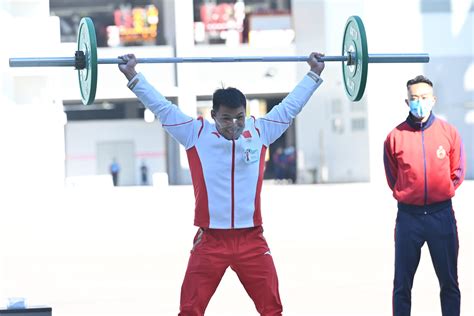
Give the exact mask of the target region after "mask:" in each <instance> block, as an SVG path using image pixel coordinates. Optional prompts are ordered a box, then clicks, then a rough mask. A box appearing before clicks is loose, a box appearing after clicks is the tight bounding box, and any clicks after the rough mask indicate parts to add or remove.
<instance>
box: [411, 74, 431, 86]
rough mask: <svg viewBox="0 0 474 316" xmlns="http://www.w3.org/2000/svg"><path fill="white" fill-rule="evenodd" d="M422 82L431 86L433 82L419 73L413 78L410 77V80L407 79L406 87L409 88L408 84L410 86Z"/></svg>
mask: <svg viewBox="0 0 474 316" xmlns="http://www.w3.org/2000/svg"><path fill="white" fill-rule="evenodd" d="M422 82H423V83H426V84H429V85H430V86H431V87H433V83H432V82H431V80H430V79H428V78H426V77H425V76H423V75H419V76H416V77H415V78H413V79H410V80H408V81H407V88H409V87H410V86H412V85H414V84H417V83H422Z"/></svg>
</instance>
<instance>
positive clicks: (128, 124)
mask: <svg viewBox="0 0 474 316" xmlns="http://www.w3.org/2000/svg"><path fill="white" fill-rule="evenodd" d="M119 141H129V142H131V143H133V144H134V145H135V158H136V159H135V163H136V165H135V166H134V170H135V173H136V182H135V183H136V184H139V183H140V181H139V180H140V179H139V173H138V171H139V167H140V164H141V162H142V160H145V161H146V163H147V165H148V168H149V174H150V177H151V175H152V174H153V173H156V172H166V171H167V170H166V145H165V141H166V139H165V133H164V130H163V128H162V127H161V124H160V123H159V122H157V121H155V122H153V123H146V122H145V121H143V120H108V121H77V122H69V123H68V124H67V125H66V176H67V177H77V176H88V175H89V176H94V175H98V174H102V172H99V171H98V170H97V166H98V161H97V158H98V157H97V144H98V143H103V142H119Z"/></svg>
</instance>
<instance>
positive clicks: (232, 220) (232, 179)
mask: <svg viewBox="0 0 474 316" xmlns="http://www.w3.org/2000/svg"><path fill="white" fill-rule="evenodd" d="M234 174H235V140H232V175H231V181H232V183H231V191H232V192H231V203H232V214H231V216H232V218H231V228H232V229H234V182H235V179H234Z"/></svg>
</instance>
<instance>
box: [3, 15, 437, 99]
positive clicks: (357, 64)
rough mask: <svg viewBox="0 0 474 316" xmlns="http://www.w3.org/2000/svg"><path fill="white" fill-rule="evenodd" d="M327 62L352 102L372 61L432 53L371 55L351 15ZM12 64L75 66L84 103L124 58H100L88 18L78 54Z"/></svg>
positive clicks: (412, 59) (422, 59)
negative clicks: (337, 67)
mask: <svg viewBox="0 0 474 316" xmlns="http://www.w3.org/2000/svg"><path fill="white" fill-rule="evenodd" d="M319 59H320V60H321V61H324V62H332V61H340V62H342V74H343V79H344V88H345V92H346V95H347V97H348V98H349V99H350V100H351V101H359V100H360V99H361V98H362V96H363V95H364V91H365V85H366V82H367V72H368V64H369V63H428V62H429V60H430V57H429V55H428V54H370V55H369V53H368V48H367V36H366V33H365V27H364V24H363V23H362V19H361V18H360V17H358V16H351V17H349V18H348V19H347V22H346V25H345V28H344V37H343V42H342V55H341V56H324V57H320V58H319ZM306 61H308V56H240V57H169V58H138V63H158V64H159V63H222V62H306ZM9 62H10V67H74V68H75V69H76V70H77V72H78V79H79V88H80V92H81V99H82V103H83V104H85V105H88V104H92V103H93V102H94V99H95V93H96V89H97V72H98V69H97V65H98V64H121V63H124V61H123V60H121V59H120V58H98V57H97V40H96V33H95V28H94V23H93V22H92V19H91V18H89V17H84V18H82V19H81V22H80V23H79V28H78V32H77V51H76V52H75V54H74V57H40V58H38V57H27V58H10V60H9Z"/></svg>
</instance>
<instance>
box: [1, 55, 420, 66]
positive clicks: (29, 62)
mask: <svg viewBox="0 0 474 316" xmlns="http://www.w3.org/2000/svg"><path fill="white" fill-rule="evenodd" d="M348 59H349V57H348V56H324V57H321V58H319V60H321V61H324V62H327V61H343V62H347V61H348ZM302 61H308V56H234V57H158V58H153V57H152V58H137V62H138V63H139V64H180V63H237V62H302ZM427 62H429V56H428V54H371V55H369V63H427ZM123 63H124V61H123V60H122V59H120V58H98V59H97V64H99V65H100V64H104V65H113V64H123ZM75 64H76V61H75V58H74V57H25V58H10V67H74V66H75Z"/></svg>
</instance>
